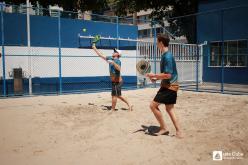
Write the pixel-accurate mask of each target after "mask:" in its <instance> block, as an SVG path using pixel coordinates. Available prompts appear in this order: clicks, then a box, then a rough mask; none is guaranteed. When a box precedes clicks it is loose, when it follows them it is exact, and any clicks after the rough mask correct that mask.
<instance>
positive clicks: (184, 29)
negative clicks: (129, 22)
mask: <svg viewBox="0 0 248 165" xmlns="http://www.w3.org/2000/svg"><path fill="white" fill-rule="evenodd" d="M197 2H198V1H197V0H188V1H185V0H118V1H116V3H117V4H116V6H117V8H116V14H117V15H119V16H123V15H127V13H134V12H139V11H140V10H147V9H152V13H151V15H150V18H151V19H152V20H154V21H156V22H159V24H161V25H162V26H165V24H164V22H166V21H167V22H168V23H169V29H168V30H169V31H170V32H171V33H172V34H174V35H175V36H178V37H179V36H183V35H184V36H186V38H187V40H188V42H189V43H195V42H196V16H188V17H180V18H177V19H173V17H174V18H175V17H178V16H183V15H189V14H193V13H196V12H197V6H198V3H197Z"/></svg>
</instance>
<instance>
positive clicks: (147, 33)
mask: <svg viewBox="0 0 248 165" xmlns="http://www.w3.org/2000/svg"><path fill="white" fill-rule="evenodd" d="M150 33H151V31H150V29H144V30H139V32H138V35H139V38H145V37H150Z"/></svg>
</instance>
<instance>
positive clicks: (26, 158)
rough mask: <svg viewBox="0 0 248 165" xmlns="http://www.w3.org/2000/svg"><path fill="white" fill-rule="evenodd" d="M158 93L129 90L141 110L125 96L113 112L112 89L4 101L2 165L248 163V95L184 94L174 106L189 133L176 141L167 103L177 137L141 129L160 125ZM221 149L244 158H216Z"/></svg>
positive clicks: (0, 140) (1, 102)
mask: <svg viewBox="0 0 248 165" xmlns="http://www.w3.org/2000/svg"><path fill="white" fill-rule="evenodd" d="M156 91H157V89H140V90H131V91H123V95H124V96H127V97H128V98H129V101H130V102H131V103H132V104H134V111H133V112H128V111H127V110H126V108H127V107H126V106H125V104H123V103H121V102H120V101H119V102H118V103H117V108H118V111H116V112H114V113H111V112H110V111H109V110H107V109H108V107H107V106H109V105H110V104H111V100H110V93H109V92H103V93H91V94H73V95H62V96H37V97H26V98H10V99H2V100H0V164H1V165H79V164H80V165H81V164H83V165H98V164H101V165H111V164H115V165H117V164H118V165H136V164H138V165H148V164H152V165H196V164H197V165H198V164H199V165H201V164H203V165H211V164H214V165H215V164H218V165H219V164H225V165H231V164H233V165H241V164H242V165H247V164H248V126H247V121H248V96H233V95H221V94H213V93H212V94H211V93H195V92H186V91H181V92H179V96H178V103H177V104H176V106H175V111H176V114H177V116H178V118H179V119H180V123H181V126H182V128H183V131H184V136H185V138H184V139H177V138H175V137H174V136H173V135H174V134H175V129H174V127H173V124H172V123H171V121H170V119H169V117H168V115H167V114H166V111H165V110H164V106H161V107H160V108H161V110H162V111H163V115H164V118H165V121H166V124H167V125H168V128H169V130H170V135H169V136H166V135H162V136H157V137H155V136H151V135H148V134H146V132H145V131H142V129H143V128H147V127H148V128H150V129H151V128H156V127H155V126H158V124H157V122H156V120H155V117H154V116H153V114H152V113H151V111H150V110H149V103H150V101H151V100H152V99H153V97H154V95H155V94H156ZM144 130H145V129H144ZM215 150H217V151H219V150H220V151H223V152H229V153H232V152H234V153H242V154H244V156H242V157H241V159H240V160H223V161H213V160H212V152H213V151H215Z"/></svg>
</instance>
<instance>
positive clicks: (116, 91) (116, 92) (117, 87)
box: [111, 82, 122, 96]
mask: <svg viewBox="0 0 248 165" xmlns="http://www.w3.org/2000/svg"><path fill="white" fill-rule="evenodd" d="M121 86H122V82H112V93H111V95H112V96H121Z"/></svg>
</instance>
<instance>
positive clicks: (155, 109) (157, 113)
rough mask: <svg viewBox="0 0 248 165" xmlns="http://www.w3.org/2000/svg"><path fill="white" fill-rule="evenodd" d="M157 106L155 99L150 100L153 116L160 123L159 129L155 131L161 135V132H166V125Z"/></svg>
mask: <svg viewBox="0 0 248 165" xmlns="http://www.w3.org/2000/svg"><path fill="white" fill-rule="evenodd" d="M158 106H159V103H157V102H155V101H152V102H151V104H150V108H151V110H152V112H153V114H154V116H155V117H156V119H157V121H158V122H159V125H160V130H159V132H158V133H157V135H161V134H163V133H165V132H167V129H166V125H165V122H164V119H163V115H162V113H161V111H160V110H159V108H158Z"/></svg>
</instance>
